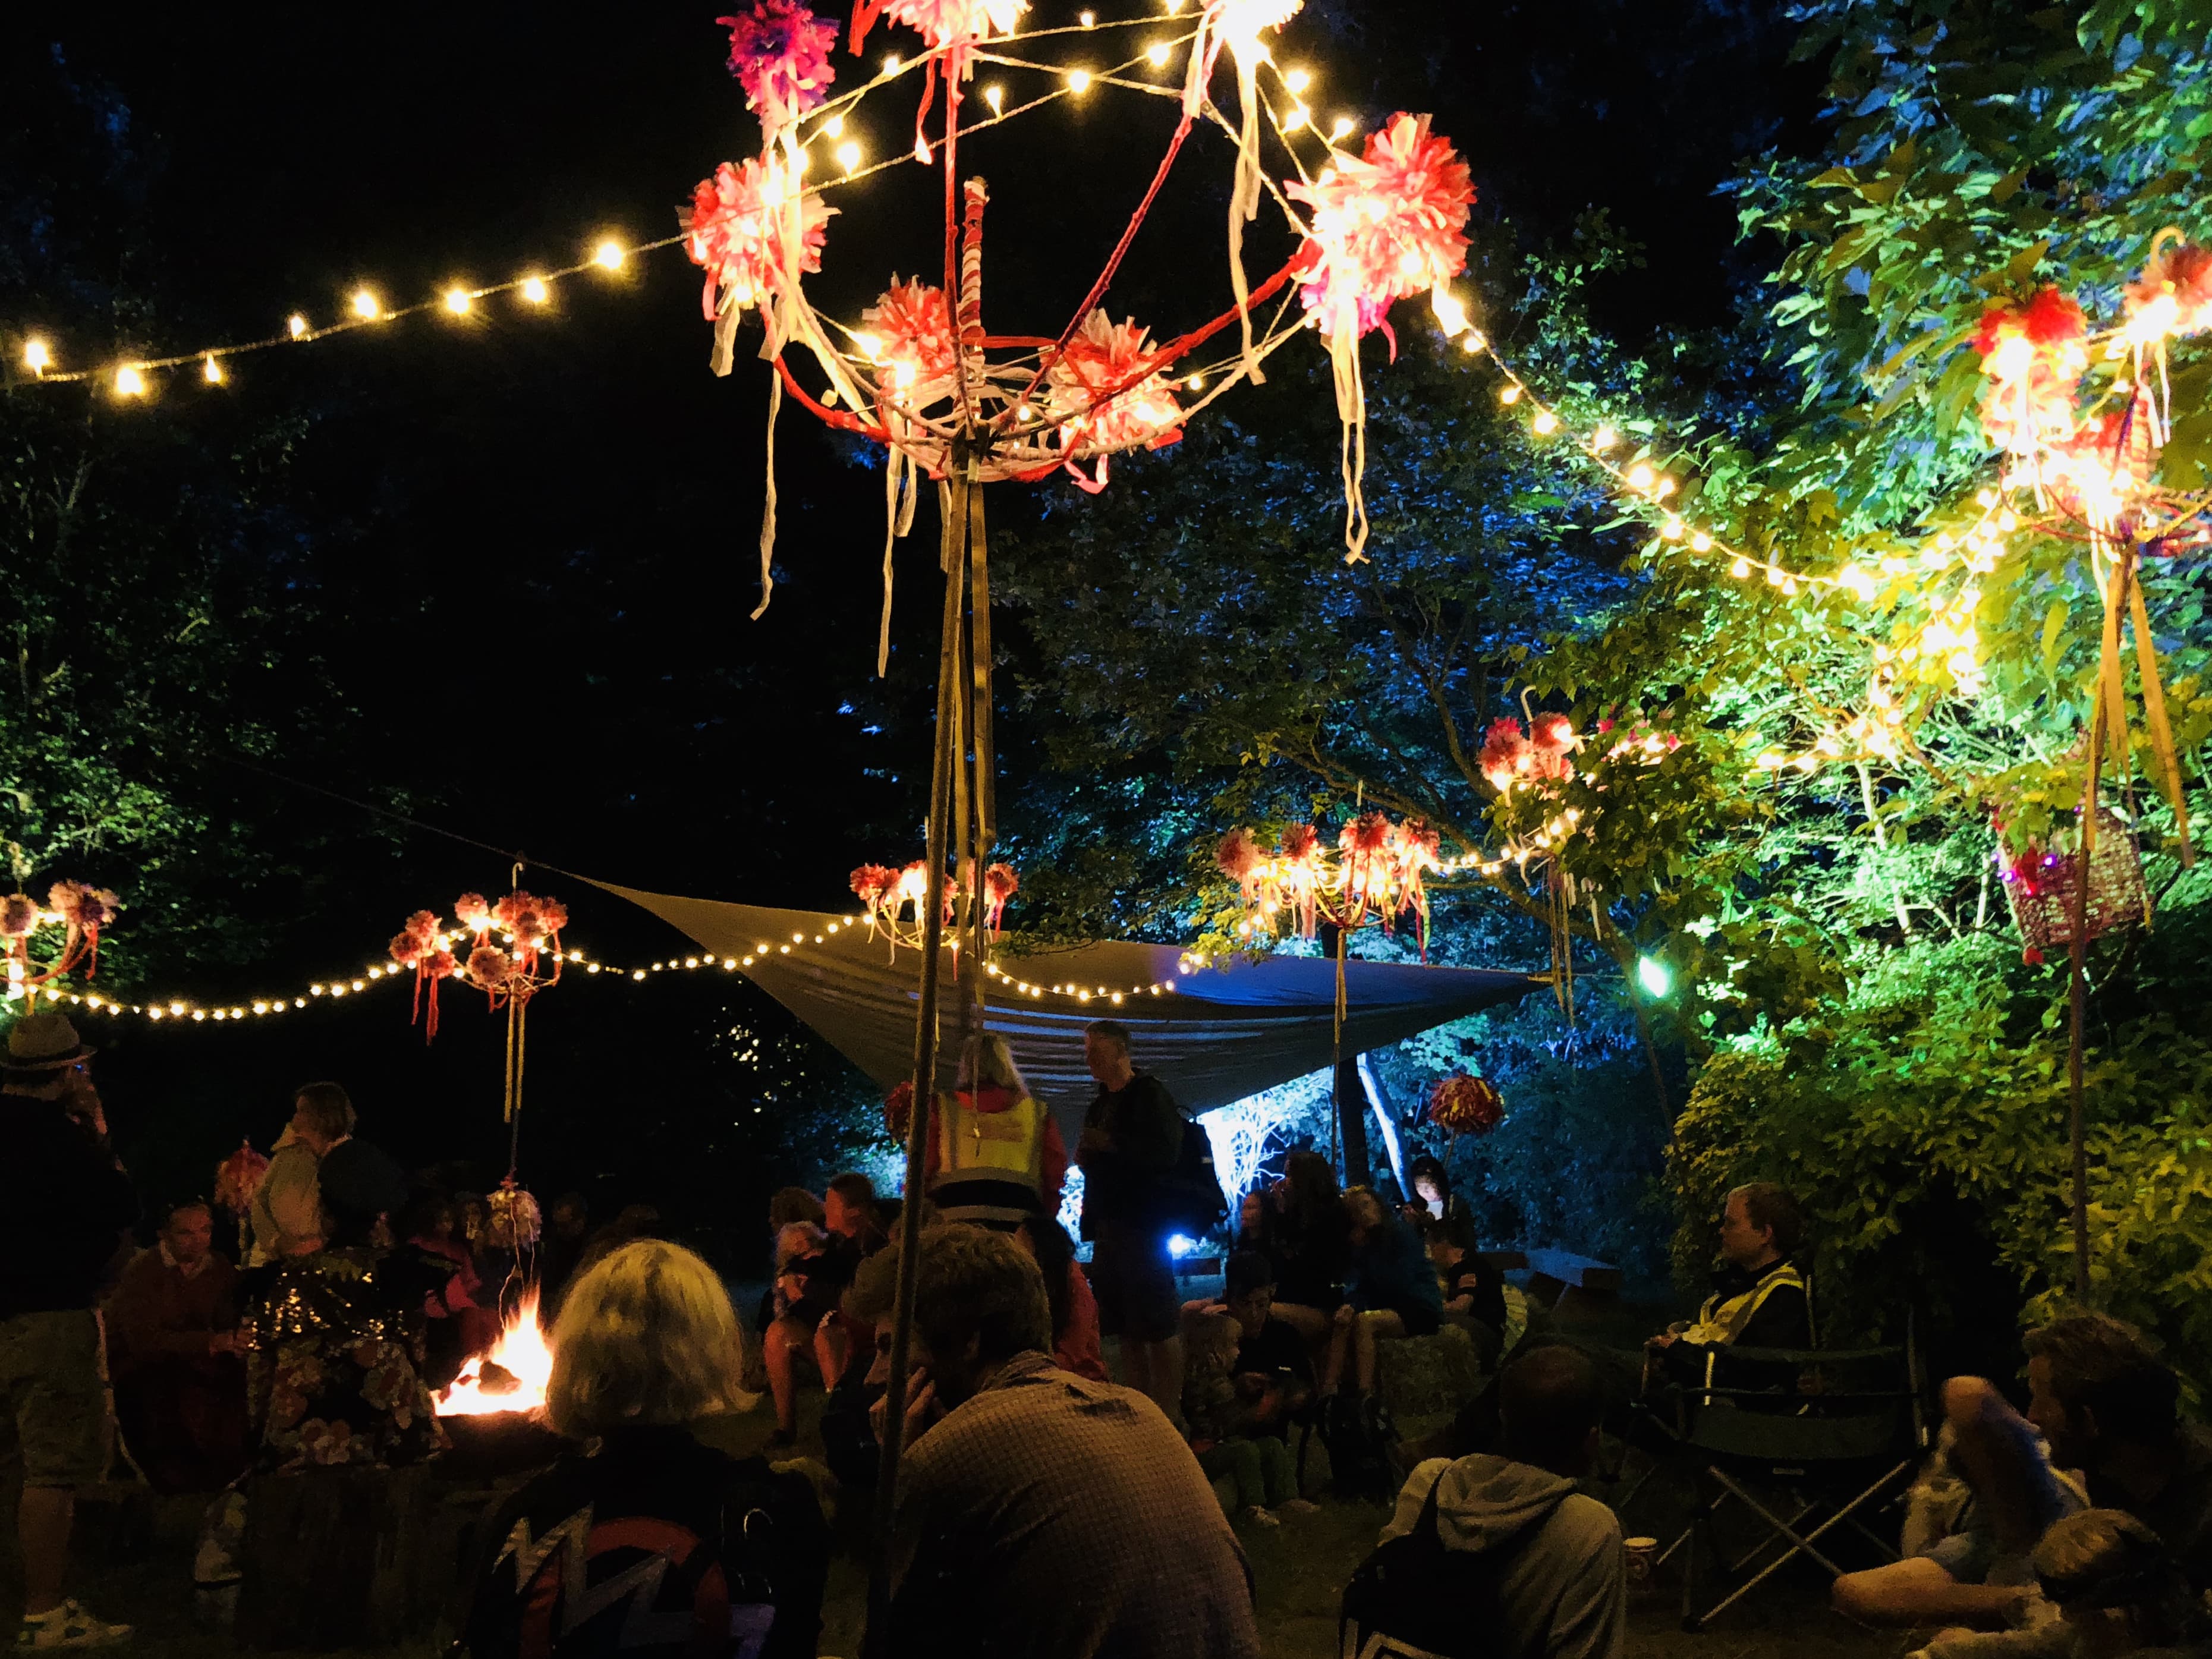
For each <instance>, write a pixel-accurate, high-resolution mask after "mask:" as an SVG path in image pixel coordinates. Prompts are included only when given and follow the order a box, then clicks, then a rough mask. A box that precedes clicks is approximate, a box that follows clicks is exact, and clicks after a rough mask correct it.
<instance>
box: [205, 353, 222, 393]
mask: <svg viewBox="0 0 2212 1659" xmlns="http://www.w3.org/2000/svg"><path fill="white" fill-rule="evenodd" d="M200 378H201V379H202V380H205V381H206V382H207V383H208V384H209V385H210V386H221V385H222V363H220V362H217V361H216V356H215V354H214V353H213V352H210V353H209V354H208V355H207V356H205V357H204V358H203V359H202V360H201V362H200Z"/></svg>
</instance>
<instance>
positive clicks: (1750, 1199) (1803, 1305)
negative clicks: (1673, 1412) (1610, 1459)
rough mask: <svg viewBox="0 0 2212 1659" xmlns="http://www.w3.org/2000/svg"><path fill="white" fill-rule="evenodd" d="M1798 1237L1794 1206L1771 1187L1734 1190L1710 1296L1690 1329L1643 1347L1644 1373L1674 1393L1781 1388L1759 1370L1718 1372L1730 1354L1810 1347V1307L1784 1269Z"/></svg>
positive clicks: (1760, 1184) (1761, 1184)
mask: <svg viewBox="0 0 2212 1659" xmlns="http://www.w3.org/2000/svg"><path fill="white" fill-rule="evenodd" d="M1803 1235H1804V1218H1803V1216H1802V1213H1801V1212H1799V1210H1798V1208H1797V1200H1796V1199H1794V1198H1792V1197H1790V1194H1788V1193H1787V1192H1785V1191H1784V1190H1783V1189H1782V1188H1779V1187H1778V1186H1776V1185H1775V1184H1774V1183H1773V1182H1771V1181H1754V1182H1749V1183H1747V1184H1746V1185H1744V1186H1741V1187H1738V1188H1735V1190H1734V1191H1733V1192H1731V1193H1729V1195H1728V1202H1727V1203H1726V1204H1725V1205H1724V1206H1722V1211H1721V1237H1720V1249H1721V1265H1720V1267H1719V1268H1718V1269H1717V1271H1716V1272H1715V1273H1714V1274H1713V1293H1712V1294H1711V1296H1709V1297H1706V1298H1705V1305H1704V1306H1703V1307H1702V1308H1700V1309H1699V1310H1698V1317H1697V1319H1696V1321H1695V1322H1692V1323H1690V1324H1686V1325H1681V1324H1677V1325H1674V1326H1670V1327H1669V1328H1668V1329H1667V1330H1666V1331H1664V1332H1662V1334H1659V1335H1657V1336H1655V1337H1653V1338H1651V1339H1650V1340H1649V1341H1648V1342H1646V1343H1645V1344H1644V1349H1645V1352H1646V1353H1647V1355H1648V1356H1649V1362H1648V1365H1647V1373H1648V1374H1649V1375H1652V1376H1661V1377H1663V1378H1665V1380H1666V1381H1668V1382H1669V1383H1674V1384H1675V1385H1677V1386H1679V1387H1684V1388H1692V1389H1694V1388H1696V1387H1697V1386H1698V1385H1699V1384H1701V1383H1702V1384H1705V1385H1707V1386H1711V1387H1717V1386H1723V1385H1726V1386H1733V1387H1756V1386H1762V1385H1765V1384H1769V1383H1771V1384H1774V1385H1776V1386H1786V1384H1787V1383H1788V1382H1789V1381H1790V1379H1784V1378H1778V1377H1776V1376H1770V1375H1769V1374H1768V1373H1766V1372H1765V1371H1763V1370H1751V1369H1745V1368H1743V1367H1737V1368H1735V1369H1734V1370H1731V1371H1725V1372H1724V1371H1723V1370H1721V1369H1720V1367H1719V1361H1720V1358H1721V1355H1722V1352H1723V1350H1724V1349H1727V1348H1731V1347H1743V1348H1796V1349H1804V1348H1809V1347H1811V1346H1813V1310H1812V1304H1811V1303H1810V1302H1809V1301H1808V1299H1807V1297H1806V1295H1805V1279H1804V1276H1803V1275H1802V1273H1799V1272H1798V1271H1797V1269H1796V1267H1795V1266H1794V1265H1793V1264H1792V1263H1791V1261H1790V1254H1791V1253H1792V1252H1793V1251H1795V1250H1796V1248H1797V1246H1798V1243H1799V1242H1800V1241H1801V1239H1802V1237H1803Z"/></svg>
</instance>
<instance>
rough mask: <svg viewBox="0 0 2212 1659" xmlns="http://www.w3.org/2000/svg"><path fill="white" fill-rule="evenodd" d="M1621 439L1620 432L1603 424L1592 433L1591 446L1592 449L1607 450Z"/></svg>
mask: <svg viewBox="0 0 2212 1659" xmlns="http://www.w3.org/2000/svg"><path fill="white" fill-rule="evenodd" d="M1619 442H1620V434H1619V433H1618V432H1615V431H1614V430H1613V428H1611V427H1609V426H1601V427H1600V428H1598V429H1597V430H1596V431H1595V432H1593V433H1591V434H1590V447H1591V448H1592V449H1595V450H1599V451H1604V450H1607V449H1610V448H1612V447H1613V446H1614V445H1615V444H1617V443H1619Z"/></svg>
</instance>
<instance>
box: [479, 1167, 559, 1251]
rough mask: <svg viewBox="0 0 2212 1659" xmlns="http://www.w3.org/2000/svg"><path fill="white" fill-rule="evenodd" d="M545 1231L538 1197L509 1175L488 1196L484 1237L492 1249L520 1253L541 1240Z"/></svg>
mask: <svg viewBox="0 0 2212 1659" xmlns="http://www.w3.org/2000/svg"><path fill="white" fill-rule="evenodd" d="M543 1231H544V1220H543V1218H541V1217H540V1215H539V1214H538V1200H536V1199H534V1198H532V1196H531V1195H530V1194H528V1193H526V1192H525V1191H524V1190H523V1189H522V1188H520V1187H519V1186H517V1185H516V1184H515V1181H514V1177H513V1176H511V1175H510V1176H507V1177H506V1178H505V1179H503V1180H502V1181H501V1182H500V1183H499V1186H498V1188H496V1189H495V1190H494V1191H493V1192H491V1193H489V1194H486V1195H485V1198H484V1237H485V1238H486V1240H487V1241H488V1242H489V1243H490V1244H491V1246H492V1248H493V1249H500V1250H513V1251H517V1252H520V1251H523V1250H526V1249H530V1248H531V1246H532V1245H533V1244H535V1243H538V1235H539V1234H540V1233H542V1232H543Z"/></svg>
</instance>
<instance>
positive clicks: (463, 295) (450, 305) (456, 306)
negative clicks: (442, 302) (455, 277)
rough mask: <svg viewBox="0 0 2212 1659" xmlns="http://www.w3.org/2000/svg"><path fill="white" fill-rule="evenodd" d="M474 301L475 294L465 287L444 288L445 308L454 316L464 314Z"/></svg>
mask: <svg viewBox="0 0 2212 1659" xmlns="http://www.w3.org/2000/svg"><path fill="white" fill-rule="evenodd" d="M475 303H476V299H475V296H474V295H471V294H470V292H469V291H468V289H465V288H449V289H447V290H446V309H447V310H448V311H450V312H452V313H453V315H454V316H456V317H463V316H466V315H467V314H468V309H469V307H471V306H472V305H474V304H475Z"/></svg>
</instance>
